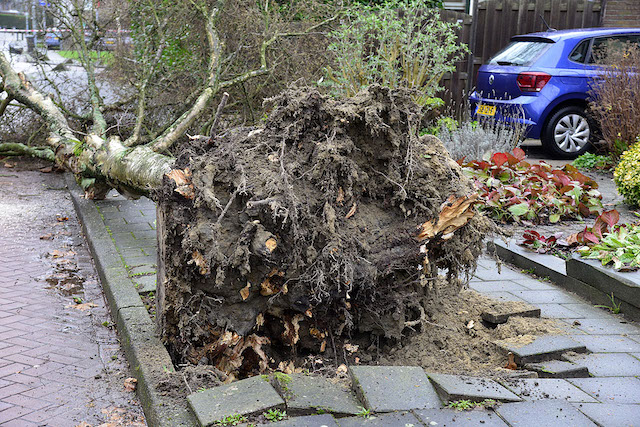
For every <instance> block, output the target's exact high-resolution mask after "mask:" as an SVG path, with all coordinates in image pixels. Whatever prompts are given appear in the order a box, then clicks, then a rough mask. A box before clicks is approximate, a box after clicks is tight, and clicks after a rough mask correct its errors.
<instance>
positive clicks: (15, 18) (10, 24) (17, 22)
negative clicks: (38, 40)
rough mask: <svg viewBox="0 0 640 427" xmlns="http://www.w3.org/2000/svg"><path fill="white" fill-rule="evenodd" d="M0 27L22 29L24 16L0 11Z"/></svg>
mask: <svg viewBox="0 0 640 427" xmlns="http://www.w3.org/2000/svg"><path fill="white" fill-rule="evenodd" d="M0 27H3V28H14V27H15V28H17V29H20V30H24V28H25V16H24V15H16V14H13V13H0Z"/></svg>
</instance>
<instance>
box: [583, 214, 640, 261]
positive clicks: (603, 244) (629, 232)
mask: <svg viewBox="0 0 640 427" xmlns="http://www.w3.org/2000/svg"><path fill="white" fill-rule="evenodd" d="M577 252H578V253H579V254H580V256H582V257H584V258H590V259H598V260H600V261H601V262H602V265H609V264H612V265H613V268H615V269H616V270H623V271H629V270H637V269H638V268H639V267H640V225H638V224H623V225H618V226H616V227H615V228H614V229H613V230H612V231H611V232H608V233H604V234H603V236H602V238H601V239H599V241H598V242H597V243H593V244H591V245H588V246H583V247H581V248H578V249H577Z"/></svg>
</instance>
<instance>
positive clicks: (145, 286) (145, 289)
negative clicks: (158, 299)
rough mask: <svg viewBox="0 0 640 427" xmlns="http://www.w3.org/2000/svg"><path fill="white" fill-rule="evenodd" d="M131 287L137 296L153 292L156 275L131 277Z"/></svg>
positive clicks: (155, 288) (155, 285)
mask: <svg viewBox="0 0 640 427" xmlns="http://www.w3.org/2000/svg"><path fill="white" fill-rule="evenodd" d="M131 280H132V281H133V286H134V287H135V288H136V290H137V291H138V293H139V294H146V293H149V292H155V291H156V290H157V284H156V280H157V279H156V275H155V274H153V275H151V276H137V277H132V278H131Z"/></svg>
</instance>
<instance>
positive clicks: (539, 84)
mask: <svg viewBox="0 0 640 427" xmlns="http://www.w3.org/2000/svg"><path fill="white" fill-rule="evenodd" d="M550 79H551V76H550V75H549V74H547V73H536V72H528V73H520V74H518V79H517V80H516V81H517V82H518V87H519V88H520V90H521V91H523V92H540V91H541V90H542V88H543V87H544V85H546V84H547V82H548V81H549V80H550Z"/></svg>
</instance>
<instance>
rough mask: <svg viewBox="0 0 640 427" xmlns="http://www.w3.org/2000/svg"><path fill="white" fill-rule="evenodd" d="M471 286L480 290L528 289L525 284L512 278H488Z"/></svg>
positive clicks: (506, 290) (509, 290)
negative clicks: (518, 282) (522, 284)
mask: <svg viewBox="0 0 640 427" xmlns="http://www.w3.org/2000/svg"><path fill="white" fill-rule="evenodd" d="M469 287H470V288H471V289H473V290H476V291H478V292H500V291H505V292H511V291H523V290H526V289H527V288H525V287H524V286H520V285H518V284H516V283H515V282H512V281H510V280H497V281H491V280H486V281H483V282H474V283H472V284H470V285H469Z"/></svg>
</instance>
